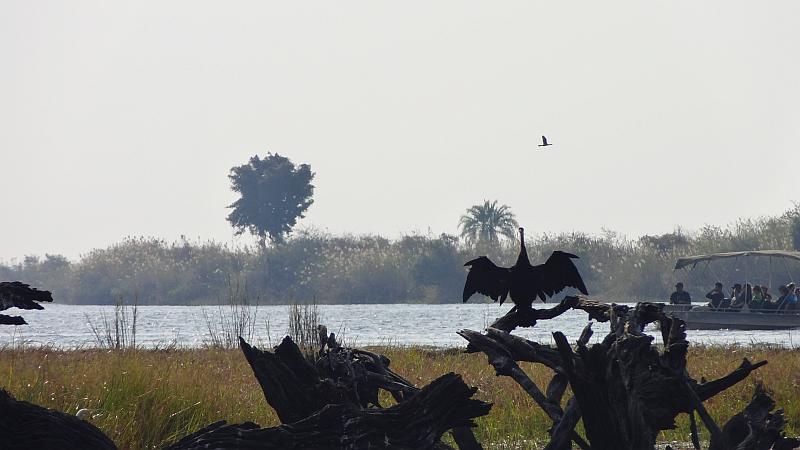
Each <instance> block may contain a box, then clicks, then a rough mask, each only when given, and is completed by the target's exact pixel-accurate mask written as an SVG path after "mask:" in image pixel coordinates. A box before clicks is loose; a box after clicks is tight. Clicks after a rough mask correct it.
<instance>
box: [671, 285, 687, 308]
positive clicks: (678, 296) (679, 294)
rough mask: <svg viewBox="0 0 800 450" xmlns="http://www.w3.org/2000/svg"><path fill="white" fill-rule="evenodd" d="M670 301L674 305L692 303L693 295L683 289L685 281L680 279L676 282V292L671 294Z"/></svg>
mask: <svg viewBox="0 0 800 450" xmlns="http://www.w3.org/2000/svg"><path fill="white" fill-rule="evenodd" d="M669 302H670V303H671V304H673V305H690V304H692V296H691V295H689V293H688V292H686V291H684V290H683V283H681V282H680V281H679V282H678V283H677V284H675V292H673V293H672V295H670V296H669Z"/></svg>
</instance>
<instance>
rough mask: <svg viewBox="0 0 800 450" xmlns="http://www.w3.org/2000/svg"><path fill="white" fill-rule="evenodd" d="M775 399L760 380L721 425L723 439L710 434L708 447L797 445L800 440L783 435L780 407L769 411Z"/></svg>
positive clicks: (741, 449) (778, 449)
mask: <svg viewBox="0 0 800 450" xmlns="http://www.w3.org/2000/svg"><path fill="white" fill-rule="evenodd" d="M774 408H775V402H774V401H773V400H772V397H770V396H769V394H767V392H766V390H765V389H764V386H763V385H761V384H760V383H758V384H756V386H755V393H754V394H753V399H752V400H751V401H750V403H749V404H748V405H747V406H746V407H745V408H744V410H743V411H742V412H740V413H738V414H736V415H734V416H733V417H731V419H730V420H728V422H726V423H725V425H724V426H723V427H722V435H723V436H724V438H723V439H720V438H719V437H712V438H711V443H710V446H709V450H725V449H726V447H725V445H726V443H727V446H728V447H727V448H733V449H737V450H766V449H773V450H791V449H795V448H798V447H800V440H798V439H796V438H788V437H786V436H785V435H784V433H783V429H784V428H785V427H786V420H785V419H784V418H783V410H780V409H779V410H777V411H773V409H774Z"/></svg>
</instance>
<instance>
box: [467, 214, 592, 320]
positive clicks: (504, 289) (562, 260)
mask: <svg viewBox="0 0 800 450" xmlns="http://www.w3.org/2000/svg"><path fill="white" fill-rule="evenodd" d="M573 258H577V256H575V255H573V254H571V253H565V252H562V251H559V250H556V251H554V252H553V253H552V254H551V255H550V257H549V258H547V261H545V263H544V264H540V265H538V266H534V265H531V262H530V260H529V259H528V251H527V250H526V249H525V230H524V229H523V228H520V229H519V256H517V262H516V263H514V265H513V266H511V267H499V266H497V265H496V264H495V263H493V262H492V261H491V260H490V259H489V258H487V257H486V256H481V257H478V258H475V259H473V260H471V261H468V262H467V263H466V264H464V265H465V266H467V267H469V274H467V282H466V284H464V297H463V300H464V302H466V301H467V300H468V299H469V298H470V297H471V296H472V295H473V294H474V293H476V292H480V293H481V294H483V295H485V296H487V297H490V298H491V299H492V300H494V301H497V300H500V304H501V305H502V304H503V302H504V301H505V300H506V298H507V297H508V296H510V297H511V300H512V301H513V302H514V305H516V306H515V307H514V309H515V310H518V309H523V308H527V309H530V308H531V305H532V304H533V301H534V300H536V298H537V297H538V298H539V299H541V300H542V301H543V302H544V301H546V299H547V298H548V297H552V296H553V295H555V294H557V293H559V292H561V291H562V290H563V289H564V288H565V287H568V286H569V287H574V288H576V289H578V290H579V291H581V292H582V293H583V294H585V295H589V293H588V292H587V291H586V286H585V285H584V284H583V279H581V275H580V274H579V273H578V269H577V268H576V267H575V264H573V263H572V259H573ZM512 311H513V310H512Z"/></svg>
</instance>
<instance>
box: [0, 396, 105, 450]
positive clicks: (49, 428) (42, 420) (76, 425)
mask: <svg viewBox="0 0 800 450" xmlns="http://www.w3.org/2000/svg"><path fill="white" fill-rule="evenodd" d="M70 448H74V449H86V450H108V449H116V448H117V446H116V445H114V442H112V441H111V439H109V438H108V437H107V436H106V435H105V434H103V432H102V431H100V430H99V429H98V428H97V427H95V426H94V425H92V424H91V423H89V422H84V421H82V420H80V419H78V418H77V417H75V416H73V415H70V414H65V413H63V412H60V411H56V410H53V409H46V408H42V407H41V406H37V405H34V404H32V403H28V402H25V401H20V400H16V399H14V397H12V396H11V395H10V394H9V393H8V392H6V391H5V390H3V389H0V449H3V450H31V449H37V450H50V449H52V450H63V449H70Z"/></svg>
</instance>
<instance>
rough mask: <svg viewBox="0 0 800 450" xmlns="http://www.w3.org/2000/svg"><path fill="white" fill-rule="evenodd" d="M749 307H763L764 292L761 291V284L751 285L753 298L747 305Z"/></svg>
mask: <svg viewBox="0 0 800 450" xmlns="http://www.w3.org/2000/svg"><path fill="white" fill-rule="evenodd" d="M748 306H749V307H750V309H763V308H764V294H763V293H762V292H761V286H759V285H755V286H753V298H752V299H751V300H750V303H749V305H748Z"/></svg>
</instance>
